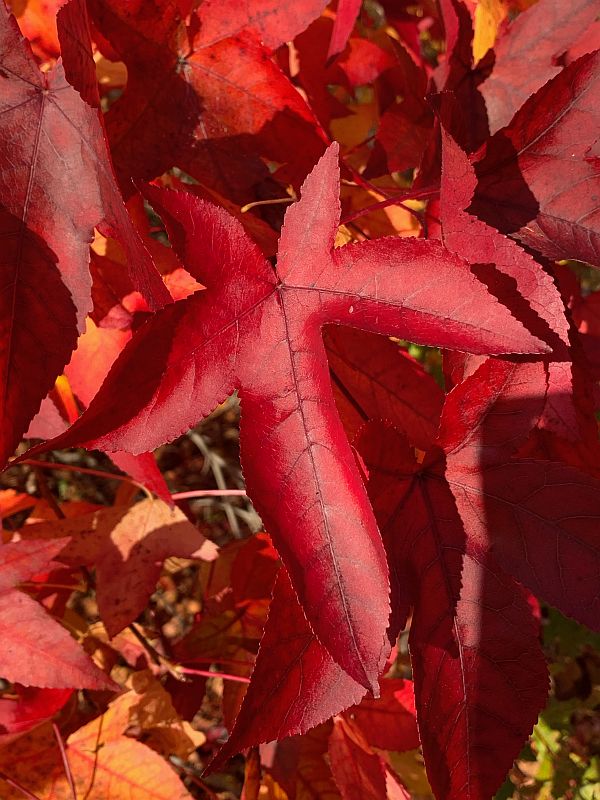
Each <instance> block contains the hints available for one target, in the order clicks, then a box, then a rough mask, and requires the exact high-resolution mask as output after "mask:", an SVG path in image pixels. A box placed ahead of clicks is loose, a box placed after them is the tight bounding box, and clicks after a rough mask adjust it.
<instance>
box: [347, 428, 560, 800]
mask: <svg viewBox="0 0 600 800" xmlns="http://www.w3.org/2000/svg"><path fill="white" fill-rule="evenodd" d="M361 440H362V441H361V443H360V445H359V447H360V450H361V453H362V455H363V457H364V459H365V461H366V464H367V467H368V469H369V492H370V496H371V499H372V502H373V507H374V510H375V513H376V515H377V519H378V521H379V524H380V526H381V530H382V534H383V537H384V541H385V544H386V549H387V552H388V558H389V560H390V570H391V573H392V575H394V577H395V589H396V593H397V595H396V596H397V603H398V604H399V605H400V606H404V607H405V608H406V607H407V606H408V604H409V603H410V604H411V605H412V606H413V617H412V623H411V629H410V638H409V645H410V652H411V659H412V665H413V676H414V681H415V695H416V706H417V720H418V724H419V734H420V738H421V743H422V746H423V753H424V756H425V763H426V767H427V775H428V777H429V781H430V783H431V785H432V787H433V790H434V792H435V795H436V797H437V798H440V800H441V799H442V798H444V799H446V798H448V799H450V798H451V800H459V798H463V797H471V798H477V800H484V798H488V797H490V796H492V795H493V794H494V792H495V790H496V789H497V787H498V786H499V785H500V783H501V782H502V780H503V778H504V775H505V774H506V771H507V770H508V768H509V767H510V765H511V763H512V761H513V759H514V758H515V757H516V756H517V754H518V752H519V750H520V749H521V746H522V744H523V742H524V741H525V740H526V738H527V736H528V735H529V733H530V732H531V729H532V728H533V725H534V723H535V721H536V719H537V716H538V713H539V711H540V709H541V708H542V707H543V705H544V703H545V700H546V694H547V688H548V687H547V684H548V678H547V674H546V666H545V660H544V656H543V653H542V650H541V648H540V645H539V642H538V640H537V635H536V625H535V622H534V620H533V618H532V615H531V611H530V608H529V606H528V604H527V600H526V597H525V593H524V592H523V590H522V589H521V588H520V587H519V586H518V584H517V583H516V582H515V581H514V580H513V579H512V578H511V577H510V576H509V575H507V574H506V573H504V572H503V571H502V569H501V568H500V567H499V566H498V565H497V563H496V562H495V560H494V559H493V557H492V556H490V555H489V553H488V552H487V551H486V550H485V548H484V547H482V546H481V544H480V543H479V542H478V541H477V539H475V538H472V539H471V538H469V536H468V535H467V531H468V529H467V527H466V525H463V520H462V519H461V517H460V516H459V513H458V512H459V511H461V507H460V506H458V510H457V505H456V504H455V502H454V498H453V496H452V493H451V491H450V489H449V488H448V485H447V484H446V482H445V480H444V463H443V458H442V459H440V454H439V451H437V450H436V449H434V450H432V451H431V452H430V454H429V455H428V456H427V457H426V459H425V461H424V462H423V464H422V465H419V464H417V462H416V461H415V460H414V458H413V460H412V465H411V462H410V459H409V455H408V453H406V452H405V451H404V447H405V445H404V442H403V439H402V437H400V436H399V435H398V434H397V433H396V432H395V431H394V429H392V428H389V427H384V426H381V425H380V426H377V425H375V424H372V423H371V424H370V425H369V426H367V427H366V428H365V430H364V431H363V434H362V437H361ZM403 452H404V455H403V457H402V458H401V459H399V458H398V455H397V454H402V453H403ZM490 524H493V522H490ZM392 588H393V589H394V586H393V587H392Z"/></svg>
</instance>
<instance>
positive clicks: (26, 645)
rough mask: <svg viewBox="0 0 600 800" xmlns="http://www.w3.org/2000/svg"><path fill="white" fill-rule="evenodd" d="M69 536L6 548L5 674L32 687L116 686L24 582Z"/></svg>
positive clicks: (1, 670) (1, 625)
mask: <svg viewBox="0 0 600 800" xmlns="http://www.w3.org/2000/svg"><path fill="white" fill-rule="evenodd" d="M67 543H68V539H55V540H54V541H51V542H44V541H28V542H10V543H9V544H4V545H2V546H0V637H1V638H2V642H3V645H2V653H1V655H0V675H2V677H3V678H6V679H7V680H9V681H15V682H18V683H21V684H24V685H26V686H40V687H44V688H51V689H70V688H72V687H76V688H86V689H114V688H115V684H113V682H112V681H111V680H110V678H108V677H107V676H106V675H105V674H104V673H103V672H102V671H101V670H99V669H98V667H97V666H96V665H95V664H94V663H93V661H91V659H90V658H89V657H88V656H87V655H86V654H85V653H84V651H83V650H82V649H81V647H80V646H79V645H78V644H77V642H75V640H74V639H72V638H71V636H70V635H69V634H68V633H67V631H66V630H65V629H64V628H63V627H62V626H61V625H59V624H58V622H55V621H54V620H53V619H52V618H51V617H50V616H49V615H48V614H47V613H46V612H45V611H44V609H43V608H42V606H40V605H39V604H38V603H36V602H35V600H32V598H31V597H29V595H27V594H25V593H24V592H20V591H18V590H17V589H16V588H15V587H16V585H17V584H18V583H20V582H22V581H25V580H27V579H28V578H31V577H32V576H34V575H36V574H37V573H39V572H41V571H42V570H43V569H45V568H46V567H47V566H48V564H49V562H51V560H52V559H53V558H55V557H56V556H57V555H58V553H60V551H61V550H62V549H63V547H64V546H65V545H66V544H67Z"/></svg>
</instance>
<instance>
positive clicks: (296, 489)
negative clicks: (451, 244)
mask: <svg viewBox="0 0 600 800" xmlns="http://www.w3.org/2000/svg"><path fill="white" fill-rule="evenodd" d="M338 191H339V167H338V157H337V146H335V145H333V146H331V147H330V149H329V150H328V152H327V154H326V155H325V156H324V157H323V158H322V159H321V161H320V162H319V163H318V165H317V166H316V167H315V169H314V170H313V172H312V173H311V175H310V176H309V177H308V178H307V180H306V181H305V183H304V187H303V193H302V200H301V201H300V202H298V203H296V204H295V205H294V206H292V207H291V208H290V209H289V210H288V212H287V214H286V219H285V224H284V227H283V230H282V235H281V239H280V244H279V257H278V264H277V270H276V271H273V269H272V267H271V266H270V265H269V264H268V263H267V262H266V261H265V260H264V258H263V256H262V255H261V254H260V252H259V251H258V249H257V248H256V246H255V245H254V244H253V243H252V242H251V241H250V240H249V239H248V238H247V236H246V234H245V232H244V231H243V229H242V228H241V226H240V225H239V223H237V221H236V220H235V219H233V218H231V217H229V216H228V215H227V214H225V213H224V212H223V211H222V210H220V209H217V208H215V207H212V206H210V205H209V204H206V203H202V202H200V201H198V200H196V199H195V198H191V197H190V196H188V195H181V194H177V193H169V192H160V191H158V190H156V189H149V190H148V192H147V194H148V197H149V199H150V200H151V201H152V203H154V205H155V207H156V208H157V209H158V210H159V211H160V212H161V214H163V217H164V219H165V221H166V224H167V228H168V230H169V233H170V238H171V241H172V243H173V246H174V248H175V250H176V251H177V253H178V254H179V256H180V258H181V259H182V261H183V263H185V265H186V267H187V269H188V270H189V271H190V273H192V274H193V275H194V277H198V278H199V279H201V280H202V282H203V283H204V284H205V285H207V286H208V287H209V289H208V290H207V291H206V292H200V293H197V294H195V295H192V296H191V297H190V298H188V299H187V300H185V301H182V302H178V303H175V304H174V305H172V306H169V307H167V309H165V310H164V312H162V313H160V314H158V315H157V316H156V317H155V318H154V319H153V320H151V321H150V322H149V323H147V324H146V325H144V326H143V327H142V328H141V329H140V331H139V332H138V334H137V335H136V336H135V337H134V338H133V339H132V341H131V342H130V343H129V344H128V345H127V347H126V348H125V350H124V351H123V354H122V356H121V357H120V358H119V359H118V361H117V362H116V364H115V366H114V367H113V369H112V370H111V372H110V373H109V376H108V378H107V380H106V382H105V383H104V385H103V387H102V389H101V390H100V392H99V393H98V395H96V398H95V399H94V401H93V402H92V404H91V405H90V407H89V409H88V411H87V413H86V414H84V415H83V416H82V417H81V419H80V420H79V421H78V422H77V423H76V424H75V425H74V426H73V427H72V428H71V429H70V431H68V432H67V433H66V434H65V435H64V436H62V437H59V438H58V439H56V440H54V441H53V443H52V445H51V446H53V447H62V446H68V445H71V444H74V443H75V442H77V443H78V444H81V443H85V444H86V446H99V447H101V448H103V449H104V448H105V449H108V450H112V449H126V450H128V451H131V452H134V453H135V452H140V451H144V450H148V449H152V448H154V446H156V445H158V444H159V443H162V442H164V441H166V440H169V439H173V438H174V437H175V436H177V435H178V434H180V433H182V432H183V431H185V430H186V429H187V428H189V427H190V425H192V424H194V423H195V422H196V421H197V420H198V419H199V418H201V417H203V416H205V415H207V414H208V413H209V412H210V411H211V410H212V409H213V408H214V406H215V405H216V404H217V403H219V402H220V401H222V400H223V399H224V398H225V397H226V396H227V395H229V394H231V393H232V392H233V391H234V390H235V389H238V391H239V395H240V400H241V404H242V409H243V412H242V424H241V450H242V463H243V465H244V468H245V473H246V476H247V484H248V492H249V495H250V496H251V497H252V499H253V502H254V503H255V505H256V507H257V510H258V511H259V513H260V514H261V517H262V518H263V521H264V522H265V525H266V526H267V529H268V530H269V531H270V533H271V535H272V536H273V540H274V543H275V545H276V547H277V549H278V550H279V552H280V553H281V555H282V558H283V561H284V563H285V565H286V567H287V569H288V572H289V574H290V578H291V580H292V583H293V585H294V588H295V590H296V592H297V593H298V596H299V598H300V601H301V603H302V606H303V608H304V610H305V612H306V614H307V617H308V619H309V621H310V624H311V625H312V626H313V630H314V631H315V633H316V635H317V636H318V638H319V639H320V640H321V642H322V643H323V644H324V645H325V646H326V648H327V649H328V651H329V652H330V653H331V655H332V656H333V658H334V659H335V660H336V661H337V662H338V663H339V664H340V666H342V667H343V668H344V669H345V670H346V671H347V672H348V674H349V675H351V676H352V677H353V678H354V679H355V680H357V681H358V682H360V683H362V684H363V685H365V686H367V687H374V688H375V687H376V682H377V675H378V671H379V668H380V666H381V664H382V661H383V659H384V658H385V653H384V650H385V647H386V645H385V641H386V639H385V630H386V628H387V622H388V609H389V606H388V599H387V594H388V591H387V566H386V564H385V557H384V553H383V550H382V547H381V540H380V537H379V532H378V531H377V527H376V525H375V521H374V519H373V516H372V512H371V509H370V507H369V504H368V501H367V498H366V495H365V493H364V489H363V486H362V481H361V478H360V475H359V473H358V471H357V467H356V466H355V463H354V457H353V455H352V451H351V449H350V446H349V444H348V441H347V439H346V437H345V436H344V433H343V428H342V426H341V422H340V420H339V417H338V416H337V414H336V413H335V405H334V400H333V394H332V391H331V386H330V383H329V375H328V370H327V361H326V357H325V350H324V346H323V341H322V338H321V334H320V329H321V327H322V325H323V324H325V323H338V324H346V325H351V326H356V327H359V328H363V329H366V330H371V331H375V332H380V333H387V334H390V335H396V336H399V337H402V338H408V339H410V340H412V341H417V342H420V343H423V344H439V345H442V346H446V347H451V348H455V349H461V350H470V351H473V352H477V353H483V352H488V353H499V352H512V351H515V350H516V351H519V352H523V351H526V352H527V351H528V352H540V351H541V352H543V351H544V350H547V349H548V348H547V346H545V345H544V344H543V343H542V342H540V341H539V340H538V339H536V338H535V337H534V336H532V335H531V334H529V333H528V332H527V330H526V329H525V328H524V327H523V326H522V325H521V324H520V323H518V322H517V320H516V319H515V318H514V317H512V316H511V314H510V312H509V311H508V310H507V309H506V308H505V307H504V306H503V305H501V304H500V303H499V302H498V301H497V300H496V299H495V298H494V297H492V295H490V294H488V293H487V291H486V289H485V287H484V286H483V285H482V284H481V283H479V282H478V281H477V279H476V278H475V277H474V275H473V274H472V272H471V270H470V268H469V266H468V264H467V263H466V262H464V261H462V260H461V259H460V258H459V257H458V256H455V255H453V254H450V253H449V252H448V251H447V250H445V249H444V248H443V247H442V246H441V245H440V244H439V243H437V242H433V241H424V240H418V239H401V238H388V239H381V240H377V241H375V240H373V241H369V242H364V243H362V244H355V245H348V246H346V247H342V248H339V249H335V250H334V249H333V242H334V237H335V233H336V228H337V225H338V220H339V199H338ZM434 285H435V289H436V291H435V292H432V291H431V290H432V287H433V286H434ZM115 396H119V397H120V403H119V404H118V406H115V403H114V398H115ZM366 587H368V588H369V591H368V593H367V594H365V591H366Z"/></svg>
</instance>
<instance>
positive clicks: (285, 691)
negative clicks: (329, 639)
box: [211, 568, 365, 770]
mask: <svg viewBox="0 0 600 800" xmlns="http://www.w3.org/2000/svg"><path fill="white" fill-rule="evenodd" d="M364 693H365V690H364V689H363V687H362V686H361V685H360V684H358V683H357V682H356V681H354V680H353V679H352V678H351V677H350V676H349V675H347V674H346V673H345V672H344V671H343V669H341V667H339V666H338V664H336V663H335V661H334V660H333V659H332V658H331V656H330V655H329V653H328V652H327V650H326V649H325V648H324V647H323V645H322V644H321V643H320V642H319V641H318V639H317V638H316V637H315V635H314V633H313V632H312V630H311V629H310V626H309V624H308V622H307V621H306V617H305V616H304V614H303V612H302V608H301V607H300V604H299V603H298V599H297V597H296V595H295V594H294V590H293V589H292V585H291V583H290V580H289V577H288V575H287V573H286V572H285V569H283V568H282V569H280V570H279V574H278V576H277V581H276V583H275V589H274V591H273V600H272V601H271V606H270V608H269V616H268V619H267V624H266V626H265V632H264V634H263V638H262V640H261V643H260V650H259V651H258V656H257V658H256V663H255V665H254V670H253V672H252V680H251V682H250V685H249V687H248V690H247V692H246V696H245V698H244V702H243V703H242V707H241V710H240V713H239V714H238V716H237V719H236V721H235V725H234V727H233V730H232V731H231V736H230V737H229V739H228V740H227V743H226V744H225V745H223V747H222V748H221V750H220V751H219V753H218V755H217V757H216V759H215V761H214V762H213V763H212V764H211V770H214V769H216V768H218V766H219V764H222V763H224V762H225V761H226V760H227V759H228V758H230V757H231V756H232V755H234V754H235V753H237V752H239V751H241V750H244V749H245V748H247V747H252V746H254V745H257V744H261V743H263V742H268V741H271V740H273V739H284V738H285V737H286V736H293V735H294V734H299V733H306V732H307V731H308V730H310V729H311V728H314V727H316V726H317V725H320V724H321V723H322V722H325V721H326V720H327V719H329V717H331V716H333V715H334V714H338V713H339V712H340V711H343V710H344V709H345V708H348V707H349V706H352V705H354V704H355V703H358V702H360V700H361V698H362V697H363V695H364Z"/></svg>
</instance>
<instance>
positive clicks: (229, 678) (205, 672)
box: [177, 666, 250, 683]
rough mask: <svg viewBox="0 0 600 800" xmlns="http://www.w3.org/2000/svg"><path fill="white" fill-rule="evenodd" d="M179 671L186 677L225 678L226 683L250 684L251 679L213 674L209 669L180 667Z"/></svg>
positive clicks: (227, 674) (222, 673) (220, 673)
mask: <svg viewBox="0 0 600 800" xmlns="http://www.w3.org/2000/svg"><path fill="white" fill-rule="evenodd" d="M177 669H178V670H179V672H182V673H183V674H184V675H203V676H204V677H205V678H223V680H224V681H237V682H238V683H250V678H244V677H243V676H242V675H230V674H229V673H228V672H211V670H209V669H192V668H191V667H181V666H178V667H177Z"/></svg>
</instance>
